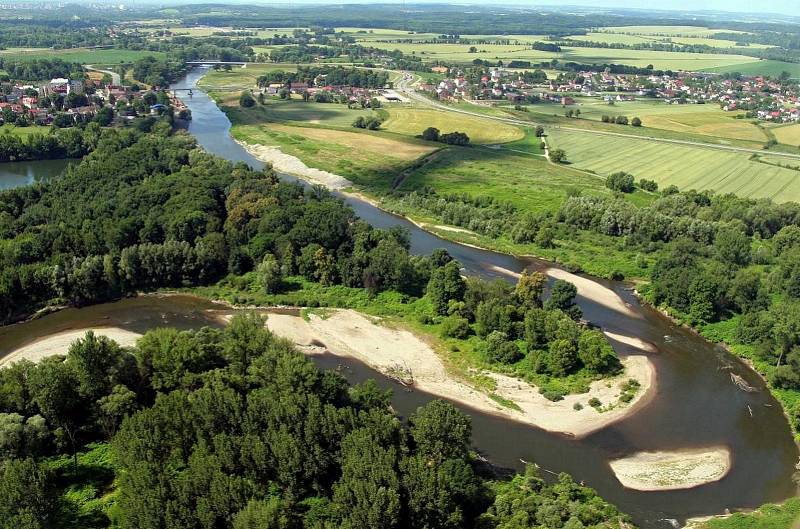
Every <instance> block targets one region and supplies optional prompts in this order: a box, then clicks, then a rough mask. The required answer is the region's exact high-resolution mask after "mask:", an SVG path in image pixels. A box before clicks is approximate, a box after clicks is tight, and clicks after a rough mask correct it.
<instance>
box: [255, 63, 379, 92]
mask: <svg viewBox="0 0 800 529" xmlns="http://www.w3.org/2000/svg"><path fill="white" fill-rule="evenodd" d="M317 78H320V79H321V81H322V83H321V85H320V86H324V85H330V86H354V87H358V88H383V87H384V86H386V84H387V83H388V82H389V74H388V73H386V72H385V71H380V70H366V69H363V68H344V67H343V66H300V67H298V68H297V71H296V72H286V71H282V70H275V71H271V72H267V73H266V74H264V75H262V76H260V77H259V78H258V80H257V83H258V86H261V87H263V86H267V85H269V84H272V83H280V84H285V85H286V84H289V83H306V84H307V85H308V86H314V81H315V80H316V79H317Z"/></svg>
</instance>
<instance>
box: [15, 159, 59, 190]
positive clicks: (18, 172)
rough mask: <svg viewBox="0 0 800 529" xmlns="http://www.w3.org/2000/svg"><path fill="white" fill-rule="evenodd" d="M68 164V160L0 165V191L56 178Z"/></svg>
mask: <svg viewBox="0 0 800 529" xmlns="http://www.w3.org/2000/svg"><path fill="white" fill-rule="evenodd" d="M69 162H70V160H36V161H33V162H5V163H0V190H1V189H9V188H12V187H19V186H24V185H28V184H32V183H33V182H35V181H37V180H45V179H47V178H52V177H54V176H58V175H59V174H61V172H62V171H63V170H64V169H65V168H66V167H67V165H68V164H69Z"/></svg>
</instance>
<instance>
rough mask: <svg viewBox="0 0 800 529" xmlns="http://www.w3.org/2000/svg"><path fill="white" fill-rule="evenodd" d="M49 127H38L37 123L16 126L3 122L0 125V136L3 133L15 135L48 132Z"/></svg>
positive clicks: (23, 135)
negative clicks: (3, 123) (27, 125)
mask: <svg viewBox="0 0 800 529" xmlns="http://www.w3.org/2000/svg"><path fill="white" fill-rule="evenodd" d="M50 130H51V129H50V127H40V126H39V125H31V126H30V127H17V126H16V125H11V124H5V125H0V138H2V135H3V134H14V135H15V136H21V137H25V136H29V135H31V134H34V133H37V132H38V133H40V134H47V133H49V132H50Z"/></svg>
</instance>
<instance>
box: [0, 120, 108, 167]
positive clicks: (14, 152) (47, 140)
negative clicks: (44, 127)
mask: <svg viewBox="0 0 800 529" xmlns="http://www.w3.org/2000/svg"><path fill="white" fill-rule="evenodd" d="M101 134H102V131H101V128H100V124H99V123H90V124H89V125H87V127H86V128H85V129H79V128H69V129H53V131H52V132H51V133H50V134H42V133H38V132H35V133H33V134H28V135H25V136H19V135H16V134H0V162H18V161H26V160H53V159H58V158H81V157H83V156H84V155H86V154H88V153H89V152H91V151H93V150H94V149H95V147H96V146H97V143H98V141H99V140H100V136H101Z"/></svg>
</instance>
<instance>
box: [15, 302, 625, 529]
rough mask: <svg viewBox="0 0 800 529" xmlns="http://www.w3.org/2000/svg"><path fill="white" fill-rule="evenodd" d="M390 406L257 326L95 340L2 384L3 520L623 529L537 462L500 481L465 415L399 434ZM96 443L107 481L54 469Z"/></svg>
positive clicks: (413, 421) (400, 425)
mask: <svg viewBox="0 0 800 529" xmlns="http://www.w3.org/2000/svg"><path fill="white" fill-rule="evenodd" d="M390 397H391V395H390V393H389V392H385V391H382V390H380V389H379V388H378V386H377V385H376V384H375V383H374V382H373V381H369V382H366V383H364V384H360V385H357V386H350V385H348V383H347V382H346V381H345V379H344V378H343V377H342V376H341V375H339V374H337V373H335V372H333V371H320V370H317V369H316V368H315V367H314V366H313V364H312V363H311V361H310V360H308V359H307V358H305V357H304V356H303V355H302V354H300V353H299V352H297V351H295V350H294V348H293V346H292V345H291V344H290V343H289V342H287V341H285V340H282V339H279V338H277V337H275V336H274V335H273V334H271V333H270V332H269V331H267V330H265V329H264V322H263V320H261V319H260V318H259V317H256V316H236V317H235V318H234V319H233V320H232V321H231V323H230V325H229V326H228V327H227V328H225V329H224V330H218V329H210V328H204V329H202V330H199V331H183V332H180V331H177V330H175V329H158V330H154V331H150V332H148V333H147V334H146V335H145V336H144V337H142V338H141V339H140V340H139V342H138V343H137V345H136V347H134V348H132V349H123V348H121V347H119V346H118V345H117V344H116V343H114V342H113V341H111V340H108V339H106V338H103V337H97V336H94V335H93V334H91V333H88V334H87V335H86V336H85V338H83V339H81V340H77V341H76V342H74V343H73V344H72V345H71V346H70V348H69V350H68V352H67V354H66V357H63V356H56V357H52V358H49V359H45V360H43V361H42V362H40V363H39V364H33V363H31V362H29V361H21V362H18V363H16V364H14V365H13V366H11V367H10V368H7V369H3V370H0V429H2V433H3V435H2V436H0V473H2V479H0V517H2V520H3V522H4V525H5V526H8V527H39V528H54V527H61V526H63V525H62V524H63V523H64V522H65V521H66V520H74V522H75V524H76V525H77V526H81V527H89V526H91V527H97V528H104V527H120V528H122V529H173V528H174V529H192V528H204V527H215V528H222V529H228V528H232V529H244V528H249V527H275V528H285V529H304V528H308V529H317V528H334V527H336V528H352V529H356V528H359V529H360V528H364V527H382V528H386V529H395V528H396V529H400V528H404V527H409V528H411V527H413V528H423V527H424V528H429V529H440V528H441V529H454V528H464V529H470V528H481V529H488V528H498V529H500V528H505V527H512V526H513V527H548V528H552V529H561V528H569V529H573V528H578V527H586V528H597V529H612V528H615V527H620V526H621V525H623V524H624V525H625V526H627V527H630V525H629V524H628V518H627V517H626V516H625V515H622V514H620V513H619V511H617V509H616V508H615V507H614V506H612V505H610V504H608V503H607V502H605V501H603V500H602V499H601V498H600V497H598V496H597V494H596V493H595V492H594V491H593V490H592V489H589V488H587V487H584V486H581V485H578V484H577V483H575V482H574V481H573V480H572V479H571V478H570V477H569V476H568V475H566V474H560V475H559V476H558V478H557V479H556V480H555V481H554V482H553V483H551V484H548V483H546V482H545V481H544V480H543V479H542V478H541V477H540V476H539V475H538V473H537V471H536V470H535V467H534V466H533V465H529V466H528V467H527V469H526V471H525V473H524V475H517V476H515V477H514V478H513V479H511V480H510V481H505V482H498V481H490V479H489V478H488V474H487V472H486V469H485V467H484V466H482V464H481V463H479V462H478V461H476V460H475V459H474V458H473V457H472V456H471V452H470V450H471V446H470V445H471V434H472V425H471V421H470V419H469V417H468V416H466V415H464V414H463V413H461V412H460V411H458V410H457V409H456V408H455V407H453V406H452V405H451V404H449V403H445V402H443V401H433V402H430V403H428V404H426V405H425V406H422V407H420V408H418V409H417V410H416V412H414V413H413V414H411V416H410V417H409V418H408V423H407V424H406V423H404V422H402V421H400V419H399V418H398V417H397V416H395V415H394V414H393V412H392V411H391V409H390ZM98 441H99V442H109V441H110V451H108V452H109V453H108V458H109V459H110V460H111V461H113V467H112V469H113V472H111V473H106V472H103V470H104V468H102V467H101V468H98V467H93V466H85V465H81V466H78V459H77V456H76V457H75V459H74V463H73V465H66V466H61V467H60V468H61V470H58V471H55V472H54V471H53V470H51V469H52V468H53V467H52V466H51V465H48V464H47V463H48V458H49V457H52V456H59V455H61V454H64V455H66V454H73V455H75V454H77V452H78V451H79V450H81V449H82V448H83V447H84V446H86V445H87V444H88V443H91V442H98ZM90 446H91V447H95V450H96V447H97V446H98V445H90ZM105 468H108V467H105ZM73 479H88V480H90V481H91V483H92V486H91V487H84V488H82V489H81V494H82V497H83V498H85V499H86V500H88V501H86V503H85V506H84V507H82V509H81V512H80V513H78V514H76V513H74V512H72V511H70V507H71V505H70V502H69V501H68V500H66V499H65V497H64V496H62V487H64V486H65V485H67V484H69V483H70V482H71V480H73ZM108 490H113V491H114V492H115V495H116V500H115V502H114V505H113V507H111V508H109V506H108V505H107V502H104V501H103V500H102V499H101V498H100V497H99V496H100V495H101V494H105V493H106V492H107V491H108ZM520 524H522V525H520Z"/></svg>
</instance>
